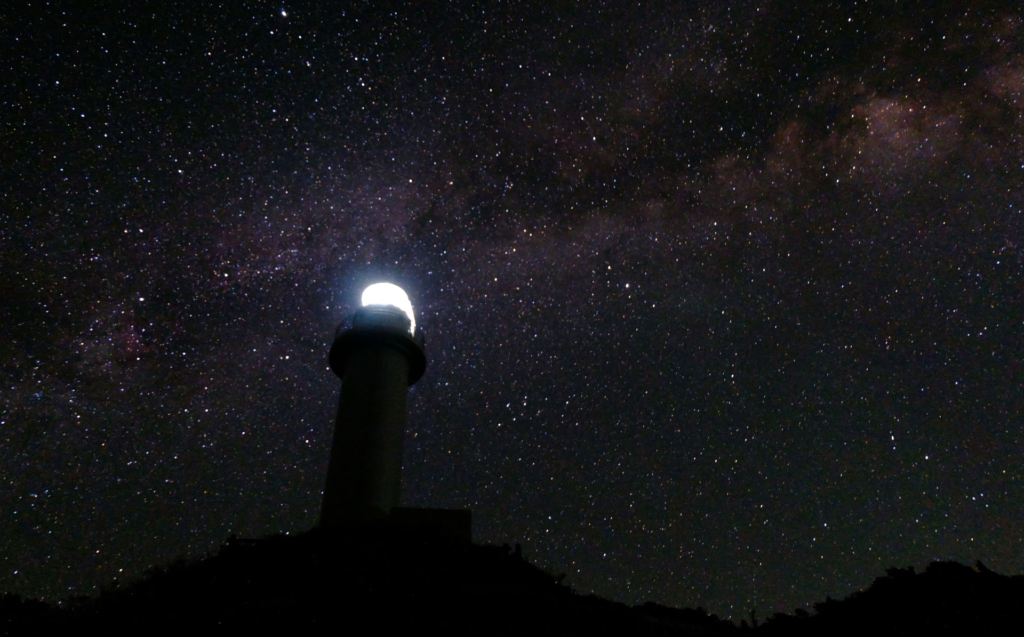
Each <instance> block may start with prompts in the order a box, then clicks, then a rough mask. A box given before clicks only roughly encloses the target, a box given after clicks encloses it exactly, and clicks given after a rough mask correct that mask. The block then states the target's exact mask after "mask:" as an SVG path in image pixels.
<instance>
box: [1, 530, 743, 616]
mask: <svg viewBox="0 0 1024 637" xmlns="http://www.w3.org/2000/svg"><path fill="white" fill-rule="evenodd" d="M517 548H518V547H517ZM562 577H564V576H555V575H551V574H549V573H546V572H544V571H543V570H541V569H539V568H537V567H536V566H533V565H531V564H530V563H529V562H528V561H526V560H525V559H523V558H522V554H521V552H520V551H518V550H513V549H512V548H511V547H509V546H478V545H472V544H468V543H465V542H458V541H452V540H448V539H445V538H442V537H439V536H435V535H431V534H426V533H421V532H415V531H412V530H409V529H401V528H395V527H389V526H383V525H382V526H380V527H378V528H374V529H365V530H360V531H324V530H314V531H310V532H308V533H305V534H302V535H297V536H273V537H270V538H266V539H262V540H240V539H237V538H231V539H230V540H229V541H228V543H227V544H226V545H225V546H223V547H222V548H221V550H220V551H219V552H218V553H217V555H215V556H212V557H207V558H205V559H202V560H199V561H196V562H191V563H188V562H185V561H179V562H175V563H172V564H170V565H168V566H166V567H164V568H160V569H154V570H152V571H150V572H149V573H148V574H147V575H146V576H145V577H144V578H143V579H142V580H141V581H138V582H136V583H134V584H130V585H126V586H122V587H118V588H115V589H110V590H107V591H104V592H103V593H102V594H100V595H99V596H98V597H96V598H92V599H78V600H73V601H72V602H71V604H70V608H69V609H67V610H56V609H55V608H54V607H52V606H48V605H46V604H43V603H41V602H34V603H29V604H36V605H37V606H32V607H31V608H28V607H27V606H26V603H24V602H20V600H19V602H18V604H21V605H22V606H26V608H24V609H23V608H21V607H18V608H14V607H12V610H10V611H9V612H8V611H7V607H6V606H5V609H4V615H3V617H4V618H7V621H6V623H5V624H4V626H5V631H6V633H7V634H28V633H30V632H31V633H33V634H38V632H39V630H38V628H40V627H43V622H46V627H49V628H52V629H54V630H56V629H67V630H75V631H76V632H79V631H83V630H84V631H88V632H90V633H97V634H104V635H109V634H129V633H130V634H133V635H134V634H146V635H154V634H160V635H163V634H166V635H171V634H173V635H181V634H187V633H188V631H193V632H194V631H196V630H200V631H203V632H208V631H213V630H217V631H221V630H228V631H230V633H231V634H238V633H239V632H241V631H253V632H258V633H265V632H272V631H275V632H276V631H287V632H286V633H285V634H292V633H293V632H295V631H303V632H305V633H306V634H309V633H317V634H319V633H323V632H326V631H328V630H330V631H332V632H334V631H338V630H346V629H356V630H360V631H361V629H362V628H363V627H372V628H373V629H374V630H383V631H386V632H390V631H395V630H406V629H410V630H417V631H422V630H424V629H427V628H429V629H431V630H434V631H436V630H441V631H445V632H447V633H449V634H451V633H454V634H484V635H519V634H528V633H539V634H555V633H557V634H566V635H573V634H580V635H583V634H587V635H592V634H594V633H599V634H607V633H609V632H615V633H619V634H629V635H669V634H680V633H681V632H686V631H687V630H688V629H692V630H697V631H701V632H703V631H706V630H709V629H715V628H726V629H734V626H733V625H732V624H731V623H729V622H727V621H724V620H721V619H719V618H717V617H716V616H714V615H708V614H707V613H705V612H704V611H703V610H685V611H683V610H677V609H672V608H666V607H663V606H658V605H655V604H647V605H645V606H640V607H635V608H630V607H628V606H626V605H625V604H620V603H615V602H610V601H608V600H604V599H601V598H599V597H596V596H593V595H591V596H581V595H577V594H575V593H574V592H572V591H571V590H570V589H569V588H568V587H567V586H565V585H563V584H561V579H562Z"/></svg>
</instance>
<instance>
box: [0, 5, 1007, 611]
mask: <svg viewBox="0 0 1024 637" xmlns="http://www.w3.org/2000/svg"><path fill="white" fill-rule="evenodd" d="M58 4H59V3H50V4H44V3H31V5H28V4H25V5H23V6H20V8H16V7H14V6H5V7H4V8H3V9H0V12H2V14H0V50H2V55H0V61H2V70H0V86H2V94H0V154H2V159H0V266H2V276H0V308H2V310H0V311H2V319H3V325H4V329H3V338H2V339H0V365H2V367H0V408H2V412H0V460H2V462H0V590H9V591H15V592H19V593H21V594H23V595H28V596H44V597H45V598H46V599H48V600H52V599H58V598H66V597H69V596H72V595H79V594H95V593H97V592H98V591H99V590H100V588H102V587H103V586H104V585H108V584H110V583H111V582H113V581H114V579H115V578H116V579H117V580H118V581H122V582H124V581H129V580H131V579H134V578H137V577H139V576H141V575H142V573H143V572H144V571H145V570H146V569H147V568H149V567H150V566H152V565H155V564H162V563H167V562H169V561H171V560H173V559H175V558H176V557H179V556H186V557H199V556H202V555H204V554H205V553H206V552H207V551H215V550H216V549H217V547H218V546H220V545H221V544H222V543H223V542H224V541H225V540H226V539H227V537H228V536H230V535H232V534H237V535H239V536H242V537H258V536H263V535H266V534H270V533H277V532H290V533H295V532H299V531H302V530H305V529H309V528H310V527H311V526H313V525H314V524H315V522H316V520H317V517H318V514H319V506H320V499H321V491H322V487H323V482H324V478H325V474H326V467H327V460H328V453H329V448H330V443H331V434H332V427H333V418H334V410H335V407H336V404H337V395H338V390H339V385H340V382H339V380H338V379H337V377H336V376H334V374H333V373H331V372H330V371H329V369H328V367H327V352H328V349H329V346H330V342H331V339H332V337H333V328H334V326H335V325H336V324H337V323H338V322H339V321H340V320H341V318H342V317H343V316H345V315H346V314H347V313H349V312H351V311H352V310H353V309H354V308H355V307H356V305H357V303H358V299H359V294H360V292H361V291H362V288H363V287H364V286H365V285H367V284H369V283H373V282H376V281H380V280H389V281H393V282H395V283H398V284H399V285H401V286H403V287H404V288H405V289H406V290H407V291H408V293H409V296H410V297H411V298H412V302H413V305H414V307H415V310H416V314H417V323H418V325H419V326H420V327H421V328H422V329H423V331H424V334H425V337H426V343H427V355H428V359H429V365H428V368H427V373H426V375H425V376H424V378H423V379H422V380H421V381H420V382H419V383H418V384H417V385H415V386H414V387H413V388H412V389H411V391H410V403H409V428H408V430H407V433H406V436H407V437H406V447H405V460H404V474H403V481H404V491H403V504H404V505H406V506H425V507H451V508H470V509H472V510H473V516H474V535H475V539H476V540H477V541H479V542H491V543H498V544H501V543H505V542H509V543H514V542H521V543H522V544H523V546H524V552H525V553H526V555H527V557H528V558H529V559H531V560H532V561H534V562H536V563H537V564H539V565H541V566H543V567H544V568H548V569H550V570H551V571H553V572H565V573H567V574H568V577H567V579H566V582H567V583H568V584H570V585H571V586H573V587H574V588H575V589H576V590H578V591H580V592H584V593H589V592H595V593H597V594H599V595H601V596H605V597H608V598H610V599H614V600H619V601H623V602H628V603H638V602H643V601H646V600H654V601H657V602H660V603H664V604H668V605H672V606H680V607H695V606H698V605H700V606H704V607H705V608H707V609H708V610H709V611H712V612H717V613H719V614H722V615H725V616H732V617H736V618H738V617H740V616H746V615H747V613H748V611H749V609H751V608H754V607H756V608H757V609H758V612H759V615H760V616H762V617H763V616H765V615H770V614H771V613H772V612H775V611H783V610H785V611H789V612H791V611H792V609H793V608H794V607H797V606H803V607H806V606H807V605H808V604H810V603H811V602H813V601H816V600H821V599H824V597H825V596H826V595H831V596H833V597H843V596H845V595H847V594H849V593H851V592H852V591H854V590H856V589H859V588H863V587H865V586H867V585H868V584H869V583H870V582H871V580H872V579H873V578H874V577H875V576H878V575H881V574H883V573H884V570H885V568H887V567H890V566H905V565H915V566H917V567H918V568H921V567H923V566H925V565H926V564H927V563H929V562H930V561H932V560H935V559H953V560H959V561H962V562H965V563H968V564H974V561H975V560H978V559H980V560H982V561H983V562H984V563H985V564H986V565H987V566H988V567H989V568H992V569H993V570H996V571H1001V572H1005V573H1020V572H1022V571H1024V541H1022V538H1024V464H1022V463H1024V432H1022V426H1024V416H1022V414H1024V364H1022V357H1024V253H1022V241H1024V214H1022V212H1021V211H1022V208H1024V19H1022V15H1024V14H1022V10H1021V8H1020V5H1019V3H1018V2H986V1H982V2H972V3H961V2H940V1H936V2H919V3H915V2H909V1H907V0H903V1H901V2H898V3H895V2H893V3H889V2H881V1H879V0H873V1H872V2H864V1H862V2H852V1H851V2H831V3H829V2H818V1H817V0H814V1H811V0H806V1H800V2H782V1H776V0H762V1H759V2H749V1H747V2H733V3H718V2H707V1H693V2H680V3H675V4H673V3H646V2H641V3H635V2H634V3H626V2H608V3H605V4H604V5H603V6H602V4H601V3H598V2H588V3H580V4H579V5H577V4H576V3H570V2H538V3H535V5H532V6H531V5H529V4H525V3H523V4H508V3H498V2H489V3H483V4H471V3H433V2H422V3H421V2H416V3H406V2H395V3H386V2H372V3H351V4H349V3H343V2H337V3H334V2H321V3H316V4H313V3H310V4H300V3H293V2H288V3H284V4H281V3H277V4H275V3H255V2H248V3H243V2H231V3H225V4H224V5H223V6H216V7H210V6H207V5H206V3H191V6H189V5H188V4H185V3H182V4H181V6H179V7H177V8H167V7H166V5H167V4H170V3H143V2H138V3H106V4H104V3H80V4H79V3H69V4H68V6H65V7H60V6H58ZM83 4H88V5H89V7H88V9H83V7H82V6H81V5H83ZM726 5H728V6H726ZM967 5H970V6H971V8H970V10H965V9H964V7H965V6H967Z"/></svg>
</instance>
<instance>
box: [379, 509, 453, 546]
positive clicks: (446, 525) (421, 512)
mask: <svg viewBox="0 0 1024 637" xmlns="http://www.w3.org/2000/svg"><path fill="white" fill-rule="evenodd" d="M389 517H390V521H391V522H392V523H393V524H395V525H396V526H401V527H404V528H409V529H414V530H417V531H421V532H425V533H433V534H436V535H440V536H442V537H445V538H448V539H450V540H456V541H458V542H465V543H467V544H469V543H471V542H472V541H473V512H472V511H470V510H469V509H413V508H409V507H395V508H393V509H391V515H390V516H389Z"/></svg>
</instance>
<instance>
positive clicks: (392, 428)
mask: <svg viewBox="0 0 1024 637" xmlns="http://www.w3.org/2000/svg"><path fill="white" fill-rule="evenodd" d="M330 366H331V370H332V371H333V372H334V373H335V374H337V375H338V377H339V378H341V397H340V399H339V401H338V413H337V416H336V417H335V421H334V438H333V441H332V443H331V457H330V461H329V463H328V466H327V481H326V484H325V485H324V497H323V505H322V507H321V510H320V526H321V527H326V528H336V527H343V526H350V525H353V524H360V523H366V522H370V521H374V520H380V519H384V518H386V517H387V516H389V514H391V513H392V509H395V508H396V507H397V506H398V503H399V497H400V495H401V481H402V440H403V437H404V435H405V428H406V421H407V413H406V397H407V394H408V390H409V386H410V385H412V384H413V383H415V382H416V381H417V380H419V379H420V378H421V377H422V376H423V372H424V371H425V369H426V366H427V358H426V354H425V351H424V348H423V335H422V332H420V331H418V330H417V329H416V318H415V316H414V315H413V310H412V304H411V303H410V301H409V297H408V295H407V294H406V293H405V291H404V290H402V289H401V288H400V287H398V286H396V285H393V284H391V283H377V284H374V285H371V286H370V287H368V288H366V290H365V291H364V292H363V295H362V307H361V308H360V309H359V310H357V311H356V312H355V314H353V315H351V316H350V317H348V319H347V320H345V321H343V322H342V324H341V325H339V326H338V328H337V329H336V330H335V334H334V343H333V345H332V346H331V351H330Z"/></svg>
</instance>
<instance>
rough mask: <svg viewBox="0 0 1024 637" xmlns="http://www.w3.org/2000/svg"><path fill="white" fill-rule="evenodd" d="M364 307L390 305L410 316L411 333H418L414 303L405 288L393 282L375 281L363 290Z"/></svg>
mask: <svg viewBox="0 0 1024 637" xmlns="http://www.w3.org/2000/svg"><path fill="white" fill-rule="evenodd" d="M362 300H363V307H366V306H367V305H390V306H392V307H396V308H398V309H400V310H402V311H403V312H405V315H406V316H408V317H409V333H410V334H415V333H416V318H415V317H413V315H412V303H411V302H410V301H409V295H408V294H406V293H405V290H403V289H402V288H400V287H398V286H397V285H395V284H393V283H374V284H373V285H371V286H370V287H368V288H366V289H365V290H363V299H362Z"/></svg>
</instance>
